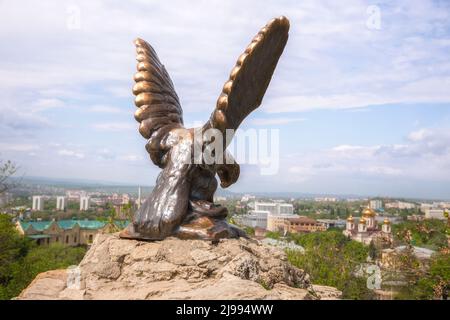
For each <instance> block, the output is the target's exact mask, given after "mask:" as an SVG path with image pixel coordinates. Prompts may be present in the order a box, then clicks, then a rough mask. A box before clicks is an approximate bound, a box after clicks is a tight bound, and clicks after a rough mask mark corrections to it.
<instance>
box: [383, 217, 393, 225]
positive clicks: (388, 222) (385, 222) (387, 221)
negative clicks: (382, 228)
mask: <svg viewBox="0 0 450 320" xmlns="http://www.w3.org/2000/svg"><path fill="white" fill-rule="evenodd" d="M383 222H384V224H391V221H390V220H389V219H388V218H385V219H384V221H383Z"/></svg>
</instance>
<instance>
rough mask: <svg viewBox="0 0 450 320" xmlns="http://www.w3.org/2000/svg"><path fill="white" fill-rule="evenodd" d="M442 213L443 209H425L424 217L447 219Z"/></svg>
mask: <svg viewBox="0 0 450 320" xmlns="http://www.w3.org/2000/svg"><path fill="white" fill-rule="evenodd" d="M444 213H445V210H444V209H426V210H425V219H439V220H447V217H446V216H445V215H444Z"/></svg>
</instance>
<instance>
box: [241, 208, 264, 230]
mask: <svg viewBox="0 0 450 320" xmlns="http://www.w3.org/2000/svg"><path fill="white" fill-rule="evenodd" d="M268 214H269V212H268V211H256V210H250V211H249V212H248V214H245V215H242V216H239V217H237V218H236V220H237V221H238V222H239V223H240V224H242V225H244V226H247V227H252V228H262V229H267V216H268Z"/></svg>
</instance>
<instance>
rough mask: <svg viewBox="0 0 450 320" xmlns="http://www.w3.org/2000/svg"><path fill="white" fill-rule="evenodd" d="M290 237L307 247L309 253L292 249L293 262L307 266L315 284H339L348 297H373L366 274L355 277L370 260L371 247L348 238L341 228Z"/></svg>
mask: <svg viewBox="0 0 450 320" xmlns="http://www.w3.org/2000/svg"><path fill="white" fill-rule="evenodd" d="M290 237H291V239H293V240H294V241H295V242H297V243H298V244H300V245H301V246H303V247H304V248H305V253H304V254H302V253H299V252H295V251H288V259H289V261H290V262H291V263H292V264H293V265H294V266H297V267H299V268H301V269H304V270H305V271H306V272H307V273H308V274H309V275H310V276H311V280H312V281H313V282H314V283H316V284H321V285H327V286H333V287H336V288H338V289H339V290H341V291H342V293H343V297H344V298H346V299H371V298H373V293H372V291H371V290H369V289H367V285H366V281H367V279H366V278H365V277H364V275H363V276H360V277H357V276H355V272H356V271H357V270H358V268H360V267H361V266H362V264H363V263H365V261H366V259H367V254H368V248H367V247H365V246H364V245H363V244H361V243H359V242H356V241H353V240H349V239H347V238H346V237H345V236H344V235H343V234H342V233H341V232H340V231H328V232H317V233H310V234H304V235H300V234H295V235H290Z"/></svg>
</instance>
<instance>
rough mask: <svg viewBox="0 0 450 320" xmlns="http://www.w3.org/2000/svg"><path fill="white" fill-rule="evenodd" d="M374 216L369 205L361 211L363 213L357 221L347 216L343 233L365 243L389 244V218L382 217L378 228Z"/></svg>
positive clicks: (390, 235)
mask: <svg viewBox="0 0 450 320" xmlns="http://www.w3.org/2000/svg"><path fill="white" fill-rule="evenodd" d="M375 217H376V213H375V211H374V210H372V209H370V208H369V207H367V208H366V209H365V210H364V211H363V215H362V217H361V218H360V219H359V220H358V221H355V219H354V218H353V217H352V216H349V217H348V218H347V224H346V227H345V230H344V231H343V234H344V235H345V236H347V237H349V238H351V239H353V240H355V241H359V242H362V243H364V244H366V245H368V244H370V243H371V242H372V241H373V242H374V243H377V244H380V245H387V244H391V243H392V241H393V237H392V231H391V222H390V220H389V219H387V218H386V219H384V221H383V225H382V227H381V230H380V229H379V227H378V225H377V223H376V219H375Z"/></svg>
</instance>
